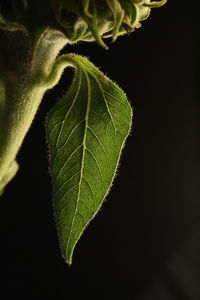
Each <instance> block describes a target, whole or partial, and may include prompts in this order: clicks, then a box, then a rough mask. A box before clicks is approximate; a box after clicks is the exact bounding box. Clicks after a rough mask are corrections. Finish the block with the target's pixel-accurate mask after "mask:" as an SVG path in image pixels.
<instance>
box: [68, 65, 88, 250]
mask: <svg viewBox="0 0 200 300" xmlns="http://www.w3.org/2000/svg"><path fill="white" fill-rule="evenodd" d="M82 72H83V73H84V75H85V77H86V81H87V86H88V98H87V109H86V113H85V119H84V120H85V129H84V136H83V155H82V159H81V170H80V180H79V183H78V196H77V201H76V207H75V212H74V216H73V219H72V223H71V227H70V232H69V238H68V241H67V245H66V254H67V251H68V247H69V242H70V239H71V234H72V229H73V225H74V220H75V216H76V214H77V211H78V204H79V201H80V190H81V183H82V179H83V169H84V161H85V151H86V137H87V129H88V118H89V112H90V104H91V88H90V79H89V76H88V74H87V72H85V71H84V69H82ZM79 91H80V90H79ZM74 247H75V245H74V246H73V248H74Z"/></svg>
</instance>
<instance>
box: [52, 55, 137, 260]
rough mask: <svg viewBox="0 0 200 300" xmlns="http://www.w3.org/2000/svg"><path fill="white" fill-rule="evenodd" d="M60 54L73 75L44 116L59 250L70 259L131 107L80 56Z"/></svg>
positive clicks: (111, 167)
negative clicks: (69, 64) (73, 77)
mask: <svg viewBox="0 0 200 300" xmlns="http://www.w3.org/2000/svg"><path fill="white" fill-rule="evenodd" d="M66 57H67V58H66V59H67V60H68V61H69V62H70V63H71V64H73V65H75V66H76V69H77V70H76V75H75V79H74V81H73V83H72V86H71V88H70V90H69V91H68V92H67V94H66V95H65V96H63V97H62V98H61V99H60V100H59V101H58V102H57V103H56V105H55V106H54V107H53V109H52V110H51V111H50V113H49V115H48V117H47V139H48V143H49V147H50V171H51V175H52V183H53V195H54V209H55V217H56V223H57V227H58V232H59V239H60V245H61V251H62V254H63V257H64V258H65V260H66V262H67V263H68V264H71V262H72V254H73V250H74V247H75V244H76V243H77V241H78V239H79V238H80V236H81V234H82V233H83V230H84V229H85V227H86V226H87V224H88V223H89V222H90V221H91V219H92V218H93V217H94V216H95V214H96V213H97V211H98V210H99V208H100V207H101V205H102V202H103V200H104V198H105V196H106V195H107V193H108V192H109V189H110V187H111V184H112V181H113V179H114V176H115V173H116V168H117V165H118V161H119V156H120V153H121V150H122V147H123V145H124V141H125V139H126V137H127V135H128V134H129V131H130V126H131V118H132V109H131V107H130V104H129V103H128V101H127V98H126V96H125V94H124V92H123V91H122V90H121V89H120V88H119V87H118V86H117V85H116V84H115V83H113V82H112V81H111V80H110V79H108V78H107V77H106V76H105V75H104V74H103V73H101V72H100V71H99V70H98V69H97V68H96V67H95V66H94V65H93V64H92V63H90V62H89V61H88V60H86V58H83V57H81V56H78V55H74V54H70V55H67V56H66Z"/></svg>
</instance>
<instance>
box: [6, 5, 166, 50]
mask: <svg viewBox="0 0 200 300" xmlns="http://www.w3.org/2000/svg"><path fill="white" fill-rule="evenodd" d="M165 2H166V0H162V1H153V2H152V1H151V0H76V1H74V0H43V1H41V0H34V1H33V0H18V1H15V0H7V1H6V0H0V28H5V29H7V30H14V29H15V30H18V29H21V28H23V29H24V28H25V30H27V31H29V32H30V34H31V35H32V36H35V35H36V34H35V32H37V33H38V32H41V31H42V30H41V28H44V27H48V28H52V29H56V30H59V31H61V32H62V33H63V34H64V35H65V36H66V38H67V40H68V42H69V43H74V42H77V41H80V40H84V41H92V40H96V42H97V43H98V44H99V45H101V46H102V47H104V48H107V46H106V44H105V43H104V41H103V39H104V38H108V37H112V39H113V41H115V40H116V38H117V37H118V36H120V35H122V34H125V33H130V32H132V31H134V30H135V29H136V28H139V27H140V26H141V21H143V20H145V19H146V18H147V17H148V16H149V14H150V11H151V8H154V7H160V6H162V5H163V4H165Z"/></svg>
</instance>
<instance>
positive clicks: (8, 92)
mask: <svg viewBox="0 0 200 300" xmlns="http://www.w3.org/2000/svg"><path fill="white" fill-rule="evenodd" d="M55 41H56V43H55ZM65 44H66V40H64V39H63V38H62V37H60V36H58V37H57V36H56V35H55V32H51V31H48V30H45V31H44V32H43V34H42V35H41V38H40V39H39V40H38V43H37V45H36V46H35V48H34V49H33V50H31V49H29V50H28V51H27V52H26V53H25V54H26V55H24V61H23V63H24V66H23V70H24V71H22V68H21V65H19V66H18V67H16V64H17V62H16V64H15V62H14V64H13V65H11V66H10V65H7V66H4V65H3V64H2V63H1V65H0V75H1V76H0V190H1V189H3V187H4V186H5V185H6V184H7V183H8V182H9V181H10V180H11V179H12V177H14V175H15V174H16V172H17V169H18V166H17V163H16V161H15V158H16V155H17V153H18V151H19V149H20V147H21V144H22V142H23V140H24V137H25V135H26V133H27V131H28V130H29V128H30V126H31V123H32V121H33V118H34V116H35V114H36V112H37V109H38V107H39V105H40V102H41V100H42V98H43V96H44V93H45V92H46V91H47V90H48V89H49V88H52V87H53V86H55V85H56V84H57V83H58V81H59V78H60V77H59V78H56V80H54V81H53V83H51V84H47V83H46V78H47V77H48V75H49V73H51V72H52V68H53V65H54V61H55V59H56V57H57V55H58V53H59V51H60V50H61V49H62V48H63V46H64V45H65ZM22 51H23V49H22ZM0 54H1V53H0ZM3 55H4V56H3ZM3 55H2V57H4V59H1V60H0V62H2V61H6V59H7V57H6V53H3ZM13 55H14V54H13ZM8 60H9V59H8ZM60 75H61V74H60Z"/></svg>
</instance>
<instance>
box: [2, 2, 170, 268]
mask: <svg viewBox="0 0 200 300" xmlns="http://www.w3.org/2000/svg"><path fill="white" fill-rule="evenodd" d="M165 2H166V1H165V0H162V1H155V2H151V1H150V0H78V1H73V0H45V1H38V0H35V1H31V0H19V1H15V0H10V1H6V0H5V1H3V0H1V1H0V39H1V49H0V193H2V192H3V189H4V188H5V186H6V185H7V184H8V182H9V181H10V180H11V179H12V178H13V177H14V176H15V174H16V173H17V170H18V164H17V162H16V155H17V153H18V151H19V149H20V146H21V144H22V142H23V139H24V137H25V135H26V133H27V131H28V129H29V127H30V125H31V123H32V120H33V118H34V116H35V114H36V111H37V109H38V106H39V104H40V102H41V100H42V98H43V95H44V93H45V92H46V91H47V90H48V89H51V88H53V87H54V86H55V85H56V84H57V83H58V82H59V79H60V77H61V75H62V73H63V71H64V69H65V68H66V67H67V66H69V67H73V68H75V70H76V72H75V78H74V81H73V83H72V85H71V87H70V89H69V90H68V91H67V93H66V94H65V95H64V96H63V97H62V98H61V99H60V100H59V101H58V102H57V103H56V104H55V105H54V107H53V108H52V109H51V111H50V113H49V114H48V116H47V126H46V134H47V141H48V145H49V151H50V172H51V176H52V185H53V198H54V210H55V217H56V223H57V227H58V233H59V240H60V244H61V251H62V254H63V257H64V259H65V260H66V262H67V263H68V264H71V262H72V254H73V250H74V247H75V244H76V242H77V241H78V239H79V237H80V235H81V234H82V232H83V230H84V228H85V227H86V225H87V224H88V223H89V222H90V220H91V219H92V218H93V217H94V216H95V214H96V213H97V211H98V210H99V207H100V206H101V204H102V201H103V199H104V198H105V196H106V195H107V193H108V192H109V189H110V186H111V184H112V182H113V179H114V176H115V172H116V168H117V165H118V161H119V157H120V153H121V150H122V148H123V146H124V141H125V139H126V137H127V136H128V134H129V131H130V128H131V118H132V109H131V107H130V104H129V103H128V101H127V98H126V96H125V94H124V93H123V91H122V90H121V89H120V88H119V87H118V86H117V85H116V84H115V83H113V82H112V81H111V80H110V79H109V78H107V77H106V76H105V75H104V74H103V73H102V72H100V71H99V70H98V69H97V68H96V67H95V66H94V65H93V64H92V63H91V62H89V61H88V60H87V59H86V58H84V57H81V56H79V55H76V54H66V55H61V56H59V53H60V51H61V49H63V47H64V46H65V45H66V44H72V43H76V42H78V41H94V40H95V41H96V42H97V43H98V44H99V45H100V46H102V47H103V48H105V49H107V45H106V44H105V42H104V38H112V40H113V41H115V40H116V38H117V37H118V36H120V35H123V34H125V33H130V32H132V31H134V30H135V29H136V28H139V27H140V26H141V23H140V22H141V21H142V20H144V19H146V18H147V17H148V16H149V13H150V10H151V8H153V7H159V6H161V5H163V4H164V3H165ZM11 46H12V47H11Z"/></svg>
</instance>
